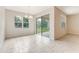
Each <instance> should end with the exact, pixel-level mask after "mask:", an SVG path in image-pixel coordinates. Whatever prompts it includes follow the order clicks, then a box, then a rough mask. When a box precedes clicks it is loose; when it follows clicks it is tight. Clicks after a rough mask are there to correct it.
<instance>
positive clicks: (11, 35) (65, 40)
mask: <svg viewBox="0 0 79 59" xmlns="http://www.w3.org/2000/svg"><path fill="white" fill-rule="evenodd" d="M75 52H79V7H78V6H1V7H0V53H75Z"/></svg>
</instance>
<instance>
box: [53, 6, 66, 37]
mask: <svg viewBox="0 0 79 59" xmlns="http://www.w3.org/2000/svg"><path fill="white" fill-rule="evenodd" d="M54 16H55V17H54V19H55V20H54V22H55V26H54V29H55V31H54V33H55V34H54V35H55V39H59V38H61V37H62V36H64V35H66V34H67V19H66V14H65V13H64V12H62V11H61V10H60V9H58V8H56V7H55V8H54ZM61 16H62V17H64V19H62V18H61ZM61 20H63V21H64V22H65V27H64V28H62V27H61Z"/></svg>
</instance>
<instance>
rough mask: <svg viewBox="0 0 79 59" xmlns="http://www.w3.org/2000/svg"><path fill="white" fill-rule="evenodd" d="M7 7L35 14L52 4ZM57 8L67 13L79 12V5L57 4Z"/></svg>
mask: <svg viewBox="0 0 79 59" xmlns="http://www.w3.org/2000/svg"><path fill="white" fill-rule="evenodd" d="M5 8H6V9H9V10H14V11H19V12H24V13H29V14H32V15H35V14H37V13H39V12H41V11H43V10H46V9H48V8H50V6H5ZM57 8H59V9H61V10H62V11H63V12H65V13H66V14H67V15H72V14H79V6H57Z"/></svg>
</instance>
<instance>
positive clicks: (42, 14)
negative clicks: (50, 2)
mask: <svg viewBox="0 0 79 59" xmlns="http://www.w3.org/2000/svg"><path fill="white" fill-rule="evenodd" d="M47 14H49V16H50V17H49V18H50V38H51V39H52V40H54V7H53V6H52V7H50V8H49V9H46V10H43V11H42V12H40V13H38V14H36V15H35V18H38V17H41V16H44V15H47Z"/></svg>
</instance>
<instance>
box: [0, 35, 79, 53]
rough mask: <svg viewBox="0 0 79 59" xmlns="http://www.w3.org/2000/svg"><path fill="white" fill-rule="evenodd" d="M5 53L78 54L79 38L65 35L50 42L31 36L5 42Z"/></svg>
mask: <svg viewBox="0 0 79 59" xmlns="http://www.w3.org/2000/svg"><path fill="white" fill-rule="evenodd" d="M1 52H5V53H15V52H16V53H26V52H29V53H72V52H73V53H74V52H78V53H79V36H76V35H67V36H65V37H63V38H61V39H59V40H54V41H53V40H50V39H49V38H46V37H41V36H40V35H31V36H24V37H18V38H12V39H7V40H5V44H4V46H3V50H2V51H1Z"/></svg>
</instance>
